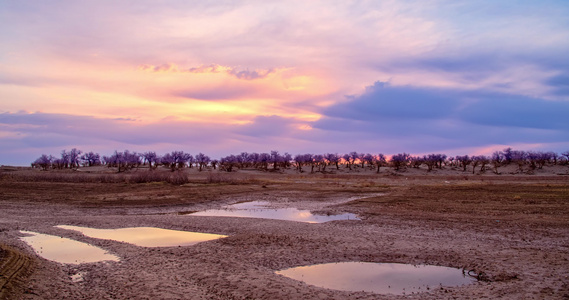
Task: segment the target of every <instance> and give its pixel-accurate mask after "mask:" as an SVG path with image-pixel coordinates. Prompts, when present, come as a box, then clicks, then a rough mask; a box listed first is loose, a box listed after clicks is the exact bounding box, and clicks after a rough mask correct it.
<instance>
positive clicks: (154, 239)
mask: <svg viewBox="0 0 569 300" xmlns="http://www.w3.org/2000/svg"><path fill="white" fill-rule="evenodd" d="M55 227H58V228H62V229H69V230H75V231H79V232H81V233H82V234H84V235H86V236H88V237H92V238H97V239H106V240H114V241H118V242H125V243H130V244H134V245H137V246H142V247H176V246H190V245H194V244H197V243H201V242H205V241H211V240H216V239H220V238H224V237H227V236H226V235H221V234H212V233H200V232H190V231H180V230H171V229H162V228H155V227H130V228H119V229H97V228H89V227H80V226H70V225H58V226H55Z"/></svg>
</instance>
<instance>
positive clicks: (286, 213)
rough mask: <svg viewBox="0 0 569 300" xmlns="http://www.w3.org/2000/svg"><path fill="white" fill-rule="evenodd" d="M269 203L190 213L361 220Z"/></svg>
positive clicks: (225, 215) (263, 217) (216, 215)
mask: <svg viewBox="0 0 569 300" xmlns="http://www.w3.org/2000/svg"><path fill="white" fill-rule="evenodd" d="M269 205H270V202H267V201H251V202H244V203H238V204H232V205H228V206H225V207H223V208H222V209H208V210H204V211H200V212H196V213H191V214H190V215H192V216H207V217H243V218H260V219H274V220H287V221H298V222H307V223H324V222H328V221H335V220H359V218H358V217H357V216H356V215H355V214H350V213H345V214H340V215H315V214H312V213H311V212H310V211H309V210H299V209H297V208H294V207H290V208H268V206H269Z"/></svg>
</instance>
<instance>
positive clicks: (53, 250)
mask: <svg viewBox="0 0 569 300" xmlns="http://www.w3.org/2000/svg"><path fill="white" fill-rule="evenodd" d="M20 232H22V233H24V234H28V235H29V236H24V237H21V238H20V239H21V240H23V241H24V242H26V243H27V244H28V245H30V246H31V247H32V248H33V249H34V251H35V252H36V253H37V254H38V255H39V256H41V257H43V258H45V259H48V260H52V261H55V262H58V263H62V264H82V263H93V262H100V261H119V257H118V256H116V255H113V254H110V253H109V252H107V251H105V250H103V249H101V248H99V247H95V246H92V245H89V244H86V243H82V242H79V241H76V240H72V239H68V238H63V237H59V236H55V235H49V234H43V233H37V232H33V231H24V230H21V231H20Z"/></svg>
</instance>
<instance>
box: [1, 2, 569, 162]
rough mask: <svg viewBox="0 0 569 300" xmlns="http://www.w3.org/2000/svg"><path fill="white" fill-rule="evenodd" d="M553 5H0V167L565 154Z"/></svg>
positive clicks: (562, 11) (558, 32) (565, 22)
mask: <svg viewBox="0 0 569 300" xmlns="http://www.w3.org/2000/svg"><path fill="white" fill-rule="evenodd" d="M567 16H569V2H568V1H566V0H558V1H551V0H544V1H522V0H519V1H514V0H477V1H456V0H424V1H405V0H403V1H389V0H388V1H382V0H377V1H317V0H311V1H305V0H303V1H294V0H291V1H186V0H167V1H149V0H132V1H127V0H123V1H114V0H113V1H111V0H97V1H89V0H86V1H74V0H69V1H60V0H54V1H40V0H37V1H33V0H31V1H20V0H2V1H0V25H1V26H0V164H4V165H29V164H30V162H32V161H33V160H35V159H36V158H37V157H39V156H40V155H41V154H44V153H45V154H53V155H55V156H58V155H59V153H60V152H61V151H62V150H63V149H71V148H78V149H81V150H83V151H94V152H98V153H101V154H102V155H108V154H111V153H112V152H113V151H114V150H119V151H122V150H125V149H128V150H130V151H137V152H145V151H156V152H157V153H158V154H163V153H166V152H169V151H173V150H182V151H185V152H189V153H191V154H196V153H198V152H203V153H205V154H208V155H209V156H211V157H213V158H219V157H222V156H226V155H229V154H236V153H240V152H243V151H246V152H269V151H271V150H279V151H280V152H281V153H284V152H289V153H291V154H293V155H294V154H299V153H328V152H331V153H347V152H351V151H357V152H369V153H372V154H378V153H384V154H387V155H389V154H395V153H400V152H407V153H412V154H415V155H421V154H428V153H446V154H449V155H463V154H470V155H474V154H491V153H492V152H493V151H495V150H501V149H504V148H505V147H508V146H509V147H513V148H515V149H520V150H535V151H540V150H544V151H555V152H564V151H567V150H569V55H568V53H569V18H568V17H567Z"/></svg>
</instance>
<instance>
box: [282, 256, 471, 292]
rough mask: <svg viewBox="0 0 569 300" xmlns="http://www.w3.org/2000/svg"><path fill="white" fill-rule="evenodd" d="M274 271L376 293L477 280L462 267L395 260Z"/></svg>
mask: <svg viewBox="0 0 569 300" xmlns="http://www.w3.org/2000/svg"><path fill="white" fill-rule="evenodd" d="M276 273H277V274H281V275H284V276H286V277H289V278H292V279H295V280H300V281H303V282H305V283H307V284H310V285H315V286H318V287H323V288H328V289H335V290H342V291H354V292H355V291H365V292H372V293H378V294H395V295H403V294H411V293H418V292H426V291H428V290H430V289H434V288H438V287H441V286H445V287H451V286H460V285H465V284H470V283H473V282H475V281H476V279H474V278H472V277H470V276H468V275H464V274H463V272H462V270H461V269H455V268H449V267H439V266H428V265H408V264H397V263H369V262H340V263H328V264H319V265H311V266H303V267H296V268H290V269H285V270H280V271H277V272H276Z"/></svg>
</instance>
